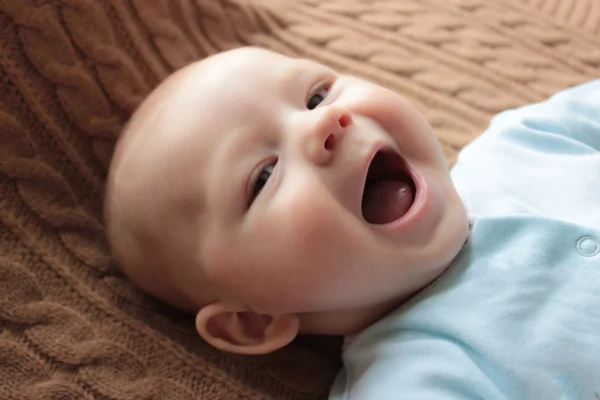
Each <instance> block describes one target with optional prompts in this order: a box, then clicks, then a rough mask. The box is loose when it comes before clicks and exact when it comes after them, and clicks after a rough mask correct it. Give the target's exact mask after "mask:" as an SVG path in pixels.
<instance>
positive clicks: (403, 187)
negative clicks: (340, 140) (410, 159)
mask: <svg viewBox="0 0 600 400" xmlns="http://www.w3.org/2000/svg"><path fill="white" fill-rule="evenodd" d="M416 191H417V190H416V186H415V183H414V181H413V179H412V178H411V176H410V174H409V173H408V170H407V166H406V164H405V162H404V160H403V159H402V158H401V157H400V156H399V155H398V154H396V152H395V151H390V150H380V151H379V152H377V154H376V155H375V157H373V160H372V161H371V165H370V166H369V170H368V172H367V179H366V182H365V189H364V191H363V197H362V214H363V218H364V219H365V221H367V222H368V223H370V224H386V223H389V222H392V221H396V220H397V219H400V218H402V216H404V215H405V214H406V213H407V212H408V210H409V209H410V207H411V206H412V204H413V202H414V199H415V195H416Z"/></svg>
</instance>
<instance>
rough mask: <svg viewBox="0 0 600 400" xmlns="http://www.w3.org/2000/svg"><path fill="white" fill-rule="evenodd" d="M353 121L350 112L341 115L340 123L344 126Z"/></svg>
mask: <svg viewBox="0 0 600 400" xmlns="http://www.w3.org/2000/svg"><path fill="white" fill-rule="evenodd" d="M351 122H352V117H351V116H350V114H344V115H342V116H341V117H340V120H339V123H340V126H341V127H342V128H345V127H347V126H348V125H350V123H351Z"/></svg>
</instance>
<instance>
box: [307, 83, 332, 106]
mask: <svg viewBox="0 0 600 400" xmlns="http://www.w3.org/2000/svg"><path fill="white" fill-rule="evenodd" d="M328 91H329V88H327V87H325V88H323V89H321V90H319V91H318V92H317V93H315V94H313V95H312V96H310V98H309V99H308V101H307V102H306V108H308V109H309V110H313V109H315V108H317V106H318V105H319V104H321V102H322V101H323V100H325V98H326V97H327V92H328Z"/></svg>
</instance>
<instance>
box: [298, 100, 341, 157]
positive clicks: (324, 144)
mask: <svg viewBox="0 0 600 400" xmlns="http://www.w3.org/2000/svg"><path fill="white" fill-rule="evenodd" d="M313 113H319V114H318V115H317V116H316V118H315V123H314V125H312V126H311V127H307V128H308V129H307V130H306V136H305V137H304V138H303V140H302V141H303V142H304V146H303V147H304V150H305V156H306V157H307V158H308V159H310V160H311V161H312V162H314V163H315V164H318V165H323V164H326V163H328V162H329V161H330V160H331V159H332V157H333V155H334V153H335V152H336V150H337V148H338V146H339V144H340V141H341V140H342V138H343V136H344V134H345V131H346V130H347V129H348V127H349V126H350V125H351V124H352V116H351V115H350V112H349V111H348V110H346V109H345V108H342V107H337V106H333V105H330V106H326V107H322V108H321V109H317V110H315V111H313Z"/></svg>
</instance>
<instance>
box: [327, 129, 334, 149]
mask: <svg viewBox="0 0 600 400" xmlns="http://www.w3.org/2000/svg"><path fill="white" fill-rule="evenodd" d="M334 147H335V136H334V135H333V134H332V133H330V134H329V136H327V140H325V149H327V150H330V151H331V150H333V148H334Z"/></svg>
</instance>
